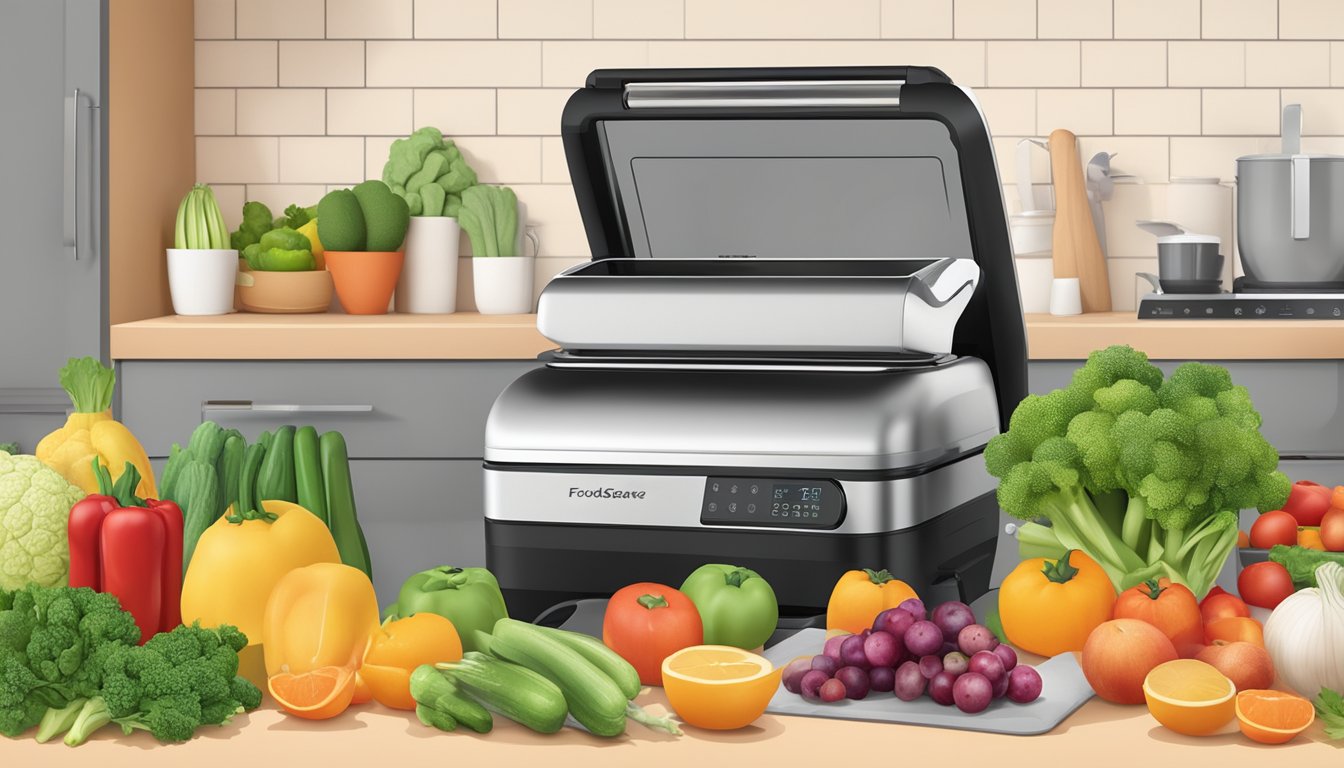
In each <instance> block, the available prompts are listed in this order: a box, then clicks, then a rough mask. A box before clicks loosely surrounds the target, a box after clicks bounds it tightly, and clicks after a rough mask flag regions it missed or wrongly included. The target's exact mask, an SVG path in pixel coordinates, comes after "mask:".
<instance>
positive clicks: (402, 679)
mask: <svg viewBox="0 0 1344 768" xmlns="http://www.w3.org/2000/svg"><path fill="white" fill-rule="evenodd" d="M461 658H462V640H461V638H459V637H458V636H457V629H456V628H455V627H453V622H451V621H449V620H448V619H445V618H444V617H442V616H440V615H438V614H437V613H417V614H415V615H414V616H408V617H406V618H404V619H397V620H396V621H391V622H388V623H387V624H384V625H383V626H381V627H378V628H377V629H375V630H374V631H373V634H372V635H371V636H370V637H369V646H368V650H366V651H365V652H364V666H363V667H361V668H360V670H359V676H360V678H361V679H362V680H363V681H364V683H366V684H367V685H368V687H369V691H370V692H371V693H372V694H373V698H374V699H377V701H378V703H379V704H382V705H383V706H386V707H391V708H393V709H415V699H413V698H411V673H412V672H414V671H415V668H416V667H418V666H420V665H421V664H435V663H438V662H440V661H457V660H459V659H461Z"/></svg>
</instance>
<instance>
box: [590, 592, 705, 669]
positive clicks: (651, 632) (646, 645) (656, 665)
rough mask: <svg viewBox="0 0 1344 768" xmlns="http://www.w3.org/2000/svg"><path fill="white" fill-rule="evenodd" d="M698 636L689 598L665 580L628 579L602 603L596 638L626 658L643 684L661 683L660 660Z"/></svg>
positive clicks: (702, 632)
mask: <svg viewBox="0 0 1344 768" xmlns="http://www.w3.org/2000/svg"><path fill="white" fill-rule="evenodd" d="M704 640H705V628H704V624H703V623H702V622H701V620H700V611H699V610H698V609H696V607H695V603H692V602H691V599H690V598H689V597H687V596H686V595H684V594H682V593H681V591H680V590H677V589H673V588H672V587H669V586H667V585H666V584H655V583H653V582H648V581H644V582H640V583H638V584H631V585H630V586H628V587H623V588H621V589H620V590H618V591H617V592H616V594H614V595H612V596H611V600H610V601H608V602H607V613H606V616H605V617H604V618H603V619H602V642H604V643H606V644H607V647H608V648H610V649H612V650H613V651H615V652H616V653H617V654H619V655H620V656H621V658H623V659H625V660H626V661H628V662H630V664H631V665H632V666H633V667H634V668H635V671H636V672H638V673H639V681H640V682H641V683H644V684H645V685H662V684H663V659H665V658H667V657H668V656H671V655H672V654H673V653H676V652H677V651H680V650H681V649H683V648H689V647H691V646H692V645H700V644H701V643H703V642H704Z"/></svg>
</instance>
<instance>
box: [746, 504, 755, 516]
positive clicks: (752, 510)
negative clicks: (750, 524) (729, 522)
mask: <svg viewBox="0 0 1344 768" xmlns="http://www.w3.org/2000/svg"><path fill="white" fill-rule="evenodd" d="M747 514H748V515H754V514H756V505H755V504H748V505H747Z"/></svg>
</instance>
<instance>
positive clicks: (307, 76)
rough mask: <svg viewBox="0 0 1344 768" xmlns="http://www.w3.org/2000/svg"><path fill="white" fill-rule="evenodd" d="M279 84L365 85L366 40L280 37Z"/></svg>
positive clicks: (316, 86) (318, 85)
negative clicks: (281, 38)
mask: <svg viewBox="0 0 1344 768" xmlns="http://www.w3.org/2000/svg"><path fill="white" fill-rule="evenodd" d="M280 85H281V86H286V87H308V88H358V87H359V86H362V85H364V41H363V40H281V41H280Z"/></svg>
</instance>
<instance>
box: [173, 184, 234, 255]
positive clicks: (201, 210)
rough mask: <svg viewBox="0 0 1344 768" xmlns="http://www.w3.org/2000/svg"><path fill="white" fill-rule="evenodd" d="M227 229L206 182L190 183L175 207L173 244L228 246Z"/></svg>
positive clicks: (208, 246) (202, 247) (196, 248)
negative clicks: (189, 188)
mask: <svg viewBox="0 0 1344 768" xmlns="http://www.w3.org/2000/svg"><path fill="white" fill-rule="evenodd" d="M228 231H229V230H228V228H227V227H225V226H224V216H223V215H222V214H221V213H220V211H219V203H218V202H217V201H216V200H215V192H214V190H212V189H210V187H208V186H206V185H205V184H196V185H193V186H192V188H191V191H190V192H188V193H187V195H186V197H184V198H182V204H181V205H179V206H178V208H177V221H176V223H175V224H174V227H173V247H174V248H178V249H182V248H189V249H195V250H204V249H223V248H228V247H229V245H228V240H227V239H226V236H227V235H228Z"/></svg>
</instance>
